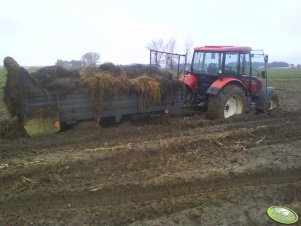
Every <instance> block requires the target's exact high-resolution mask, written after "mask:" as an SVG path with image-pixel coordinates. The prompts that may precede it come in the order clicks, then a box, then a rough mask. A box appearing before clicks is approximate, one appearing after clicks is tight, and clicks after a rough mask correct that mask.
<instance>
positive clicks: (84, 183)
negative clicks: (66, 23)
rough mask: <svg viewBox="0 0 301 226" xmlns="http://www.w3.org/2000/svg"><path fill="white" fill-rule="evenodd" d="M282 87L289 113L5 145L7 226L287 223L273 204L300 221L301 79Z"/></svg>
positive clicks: (3, 214) (121, 128)
mask: <svg viewBox="0 0 301 226" xmlns="http://www.w3.org/2000/svg"><path fill="white" fill-rule="evenodd" d="M273 85H274V86H275V87H276V88H277V91H278V93H279V95H280V103H281V110H277V111H274V112H270V113H268V114H261V115H255V114H247V115H244V116H240V117H235V118H232V119H227V120H216V121H208V120H206V119H205V117H204V115H203V114H199V115H191V116H187V117H176V118H172V117H165V116H160V117H154V118H152V119H150V120H148V121H140V122H135V123H132V122H129V121H126V122H123V123H122V124H120V125H118V126H116V127H113V128H101V127H98V126H96V125H95V124H94V123H92V122H86V123H81V124H79V125H78V126H77V127H75V128H72V129H70V130H68V131H66V132H62V133H59V134H55V135H51V136H42V137H38V138H26V137H23V138H18V139H14V140H11V139H3V138H0V143H1V146H0V185H1V186H0V225H250V226H251V225H252V226H253V225H278V224H276V223H274V222H273V221H272V220H270V219H269V218H268V217H267V215H266V213H265V212H266V209H267V208H268V207H269V206H272V205H284V206H287V207H290V208H292V209H294V210H295V211H296V212H297V213H298V214H299V216H300V215H301V91H300V87H301V81H297V82H294V83H289V84H287V83H274V84H273ZM1 117H2V118H5V112H4V111H3V110H2V112H1ZM298 223H299V225H300V220H299V222H298ZM298 223H297V224H296V225H298Z"/></svg>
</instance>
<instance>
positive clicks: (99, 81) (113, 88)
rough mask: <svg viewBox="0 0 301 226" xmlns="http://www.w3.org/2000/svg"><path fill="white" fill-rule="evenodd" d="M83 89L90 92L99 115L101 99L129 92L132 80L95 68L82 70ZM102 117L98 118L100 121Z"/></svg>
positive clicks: (95, 111) (96, 112)
mask: <svg viewBox="0 0 301 226" xmlns="http://www.w3.org/2000/svg"><path fill="white" fill-rule="evenodd" d="M80 79H81V82H82V89H83V90H85V91H87V92H89V94H90V96H91V99H92V100H93V103H94V113H95V115H96V116H97V117H99V115H100V112H101V106H100V101H101V99H102V98H113V97H115V96H118V95H123V94H128V93H129V91H130V82H129V80H128V78H127V77H126V76H118V77H115V76H113V75H112V74H110V73H108V72H103V71H98V70H95V69H84V70H81V71H80ZM99 120H100V118H97V121H99Z"/></svg>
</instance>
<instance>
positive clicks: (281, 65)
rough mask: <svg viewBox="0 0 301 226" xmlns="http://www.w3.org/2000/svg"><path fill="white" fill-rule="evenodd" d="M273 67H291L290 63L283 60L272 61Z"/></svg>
mask: <svg viewBox="0 0 301 226" xmlns="http://www.w3.org/2000/svg"><path fill="white" fill-rule="evenodd" d="M271 67H289V64H288V63H286V62H283V61H274V62H271Z"/></svg>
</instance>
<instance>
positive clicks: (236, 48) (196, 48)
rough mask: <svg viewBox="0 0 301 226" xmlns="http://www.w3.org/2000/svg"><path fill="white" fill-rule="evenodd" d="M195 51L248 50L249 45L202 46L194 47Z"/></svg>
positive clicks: (249, 49) (249, 48)
mask: <svg viewBox="0 0 301 226" xmlns="http://www.w3.org/2000/svg"><path fill="white" fill-rule="evenodd" d="M194 50H195V51H214V52H246V53H247V52H250V51H251V50H252V48H251V47H247V46H202V47H195V48H194Z"/></svg>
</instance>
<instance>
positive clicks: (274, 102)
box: [256, 90, 279, 113]
mask: <svg viewBox="0 0 301 226" xmlns="http://www.w3.org/2000/svg"><path fill="white" fill-rule="evenodd" d="M277 108H279V97H278V95H277V93H276V92H275V91H274V90H273V91H271V92H270V93H269V95H268V97H267V99H266V103H265V105H264V107H263V108H257V109H256V112H257V113H264V112H268V111H271V110H274V109H277Z"/></svg>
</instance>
